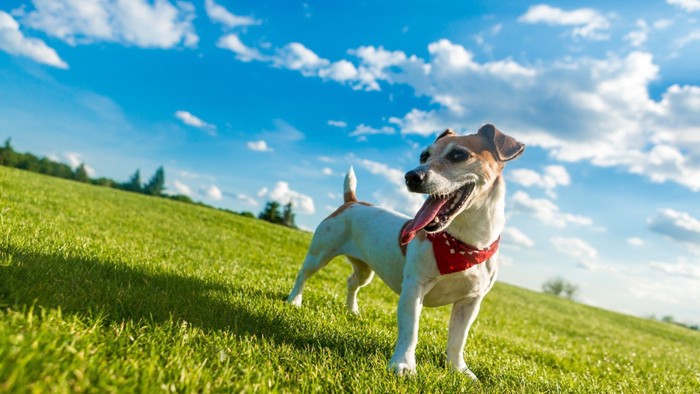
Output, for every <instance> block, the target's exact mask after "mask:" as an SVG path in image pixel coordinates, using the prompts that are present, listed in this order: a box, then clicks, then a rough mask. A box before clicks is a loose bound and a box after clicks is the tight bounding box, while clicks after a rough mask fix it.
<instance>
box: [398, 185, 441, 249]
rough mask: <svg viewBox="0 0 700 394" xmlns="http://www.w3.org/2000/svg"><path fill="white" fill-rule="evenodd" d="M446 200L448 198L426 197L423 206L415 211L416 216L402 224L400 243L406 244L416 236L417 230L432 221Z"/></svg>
mask: <svg viewBox="0 0 700 394" xmlns="http://www.w3.org/2000/svg"><path fill="white" fill-rule="evenodd" d="M447 200H449V198H437V197H432V196H430V197H428V199H427V200H425V202H424V203H423V206H422V207H420V210H419V211H418V213H416V217H414V218H413V219H411V220H409V222H408V223H407V224H406V225H405V226H404V228H403V231H402V232H401V245H406V244H407V243H409V242H411V240H412V239H413V238H414V237H415V236H416V233H417V232H418V230H420V229H422V228H423V227H425V226H427V225H428V224H429V223H430V222H432V221H433V219H435V216H436V215H437V214H438V212H439V211H440V208H442V206H443V205H445V203H446V202H447Z"/></svg>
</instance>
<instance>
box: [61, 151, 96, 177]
mask: <svg viewBox="0 0 700 394" xmlns="http://www.w3.org/2000/svg"><path fill="white" fill-rule="evenodd" d="M81 156H82V155H81V154H80V153H76V152H66V153H64V154H63V158H64V159H65V160H64V161H65V162H67V163H68V165H69V166H71V167H72V168H73V169H74V170H75V169H76V168H78V167H79V166H80V165H81V164H83V165H84V166H85V172H87V174H88V176H90V177H94V176H95V169H94V168H92V167H90V166H89V165H87V164H86V163H85V161H84V160H83V158H82V157H81Z"/></svg>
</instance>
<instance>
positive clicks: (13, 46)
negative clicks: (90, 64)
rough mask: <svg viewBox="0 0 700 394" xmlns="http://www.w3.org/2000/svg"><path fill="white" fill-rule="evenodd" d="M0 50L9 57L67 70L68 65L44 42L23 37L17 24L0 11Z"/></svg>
mask: <svg viewBox="0 0 700 394" xmlns="http://www.w3.org/2000/svg"><path fill="white" fill-rule="evenodd" d="M0 50H1V51H4V52H7V53H9V54H10V55H14V56H23V57H27V58H30V59H32V60H34V61H35V62H37V63H41V64H46V65H49V66H52V67H57V68H63V69H67V68H68V64H67V63H66V62H65V61H63V59H61V58H60V57H59V56H58V53H56V51H55V50H54V49H53V48H51V47H49V46H48V45H46V43H45V42H44V41H42V40H39V39H37V38H30V37H25V35H24V34H23V33H22V32H21V31H20V30H19V23H17V21H16V20H15V19H14V18H13V17H12V16H11V15H10V14H8V13H6V12H4V11H0Z"/></svg>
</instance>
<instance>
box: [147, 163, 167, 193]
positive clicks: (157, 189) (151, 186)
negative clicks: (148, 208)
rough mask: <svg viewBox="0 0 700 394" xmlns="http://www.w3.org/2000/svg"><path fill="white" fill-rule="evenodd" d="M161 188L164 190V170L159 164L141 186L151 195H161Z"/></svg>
mask: <svg viewBox="0 0 700 394" xmlns="http://www.w3.org/2000/svg"><path fill="white" fill-rule="evenodd" d="M163 190H165V171H164V170H163V166H160V167H158V169H157V170H156V173H155V174H153V176H152V177H151V179H150V180H149V181H148V183H147V184H146V185H145V186H144V187H143V192H144V193H146V194H150V195H152V196H162V195H163Z"/></svg>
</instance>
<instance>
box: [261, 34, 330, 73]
mask: <svg viewBox="0 0 700 394" xmlns="http://www.w3.org/2000/svg"><path fill="white" fill-rule="evenodd" d="M272 63H273V65H274V66H276V67H282V68H287V69H290V70H297V71H299V72H301V74H302V75H304V76H312V75H317V73H318V70H319V69H320V68H323V67H325V66H327V65H328V63H329V61H328V60H327V59H323V58H320V57H319V56H318V55H317V54H316V53H315V52H314V51H312V50H310V49H309V48H307V47H305V46H304V45H303V44H301V43H298V42H292V43H289V44H287V45H285V46H284V47H282V48H280V49H278V50H277V55H276V56H275V57H273V58H272Z"/></svg>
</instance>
